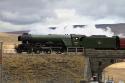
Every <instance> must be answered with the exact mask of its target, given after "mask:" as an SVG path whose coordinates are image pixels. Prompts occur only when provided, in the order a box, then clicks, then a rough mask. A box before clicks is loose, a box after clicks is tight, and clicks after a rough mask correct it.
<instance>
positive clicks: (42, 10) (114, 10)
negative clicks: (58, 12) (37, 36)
mask: <svg viewBox="0 0 125 83" xmlns="http://www.w3.org/2000/svg"><path fill="white" fill-rule="evenodd" d="M61 8H62V9H63V8H65V9H74V10H75V11H76V12H77V14H79V15H81V16H91V17H93V18H94V19H95V20H96V19H103V18H107V17H119V18H122V19H124V20H125V11H124V10H125V0H0V21H3V22H8V23H12V24H14V25H28V24H33V23H38V22H43V23H44V22H45V21H46V18H49V17H56V16H55V12H54V10H55V9H61Z"/></svg>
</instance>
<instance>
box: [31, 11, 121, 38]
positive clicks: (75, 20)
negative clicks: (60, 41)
mask: <svg viewBox="0 0 125 83" xmlns="http://www.w3.org/2000/svg"><path fill="white" fill-rule="evenodd" d="M119 20H120V19H119V18H117V19H115V18H111V19H110V18H103V19H98V20H95V19H94V18H93V17H91V16H81V15H78V14H77V13H76V11H75V10H73V9H72V10H71V9H70V10H69V9H58V10H55V16H54V17H51V18H47V19H46V20H45V22H44V23H37V24H34V25H32V28H31V31H30V33H31V34H82V35H86V36H90V35H106V36H113V35H114V33H113V32H112V31H111V28H110V27H107V28H106V29H102V28H101V27H100V28H96V27H95V24H105V23H106V24H107V23H108V24H114V23H118V22H119ZM102 22H103V23H102ZM73 25H86V26H82V27H76V28H74V27H73ZM50 27H55V28H54V29H51V28H50Z"/></svg>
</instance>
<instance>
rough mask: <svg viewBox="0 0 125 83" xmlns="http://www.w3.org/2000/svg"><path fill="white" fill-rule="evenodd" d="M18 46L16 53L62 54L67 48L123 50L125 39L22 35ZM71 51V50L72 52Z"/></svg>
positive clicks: (101, 36)
mask: <svg viewBox="0 0 125 83" xmlns="http://www.w3.org/2000/svg"><path fill="white" fill-rule="evenodd" d="M18 41H20V44H18V45H17V46H16V47H15V49H16V51H17V53H22V52H27V53H32V52H34V53H37V54H39V53H42V52H45V53H51V52H53V51H54V52H56V53H62V52H65V51H67V48H79V51H80V50H81V48H87V49H125V38H119V37H118V36H112V37H107V36H105V35H92V36H85V35H78V34H70V35H67V34H66V35H57V34H48V35H31V34H28V33H23V34H22V35H20V36H18ZM72 51H73V50H72Z"/></svg>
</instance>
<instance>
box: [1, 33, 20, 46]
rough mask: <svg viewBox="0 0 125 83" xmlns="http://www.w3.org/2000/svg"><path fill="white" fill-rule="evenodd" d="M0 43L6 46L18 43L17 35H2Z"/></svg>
mask: <svg viewBox="0 0 125 83" xmlns="http://www.w3.org/2000/svg"><path fill="white" fill-rule="evenodd" d="M0 41H2V42H3V43H5V44H8V43H17V42H18V41H17V35H14V34H7V33H2V32H1V33H0Z"/></svg>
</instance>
